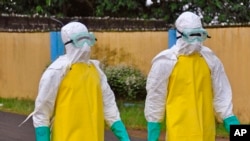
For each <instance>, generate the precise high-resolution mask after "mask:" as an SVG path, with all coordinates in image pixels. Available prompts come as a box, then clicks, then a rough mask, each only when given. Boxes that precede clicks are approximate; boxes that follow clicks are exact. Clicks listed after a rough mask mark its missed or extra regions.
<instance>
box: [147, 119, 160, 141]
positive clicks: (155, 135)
mask: <svg viewBox="0 0 250 141" xmlns="http://www.w3.org/2000/svg"><path fill="white" fill-rule="evenodd" d="M160 133H161V123H159V122H148V141H158V140H159V137H160Z"/></svg>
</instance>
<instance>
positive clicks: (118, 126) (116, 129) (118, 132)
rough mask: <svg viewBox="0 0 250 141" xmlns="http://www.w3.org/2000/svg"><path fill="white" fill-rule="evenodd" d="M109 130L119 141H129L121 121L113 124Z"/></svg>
mask: <svg viewBox="0 0 250 141" xmlns="http://www.w3.org/2000/svg"><path fill="white" fill-rule="evenodd" d="M111 130H112V132H113V133H114V134H115V136H116V137H117V138H118V139H119V141H130V139H129V136H128V133H127V130H126V128H125V126H124V124H123V123H122V121H121V120H118V121H116V122H114V123H113V124H112V126H111Z"/></svg>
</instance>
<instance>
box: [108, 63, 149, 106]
mask: <svg viewBox="0 0 250 141" xmlns="http://www.w3.org/2000/svg"><path fill="white" fill-rule="evenodd" d="M104 71H105V73H106V75H107V79H108V83H109V85H110V87H111V89H112V90H113V91H114V93H115V97H116V99H123V100H125V101H135V100H144V99H145V97H146V77H145V76H144V75H143V74H142V73H141V72H140V71H139V70H137V69H135V68H132V67H128V66H114V67H106V68H105V69H104Z"/></svg>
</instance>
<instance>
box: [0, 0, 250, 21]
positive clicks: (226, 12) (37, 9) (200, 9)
mask: <svg viewBox="0 0 250 141" xmlns="http://www.w3.org/2000/svg"><path fill="white" fill-rule="evenodd" d="M152 1H154V4H153V5H151V6H150V7H147V6H146V5H145V4H146V0H136V1H135V0H70V1H69V0H34V1H31V0H11V1H9V0H1V1H0V13H7V14H13V13H14V14H15V13H16V14H28V15H33V14H36V15H37V14H38V15H48V16H50V15H55V16H61V15H62V16H67V17H73V16H97V17H107V16H109V17H126V18H143V19H152V18H153V19H164V20H165V21H166V22H167V23H169V24H173V23H174V21H175V20H176V18H177V17H178V16H179V15H180V14H181V13H182V12H184V11H192V12H194V13H197V14H199V15H202V17H203V22H204V23H206V24H220V23H248V22H249V21H250V14H249V7H250V1H249V0H224V1H221V0H214V1H207V0H192V1H190V0H181V1H180V0H178V1H172V0H168V1H163V0H161V2H160V3H157V2H156V0H152Z"/></svg>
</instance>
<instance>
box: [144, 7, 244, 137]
mask: <svg viewBox="0 0 250 141" xmlns="http://www.w3.org/2000/svg"><path fill="white" fill-rule="evenodd" d="M175 27H176V31H177V34H176V35H177V41H176V44H175V45H174V46H172V47H171V48H170V49H167V50H164V51H162V52H160V53H159V54H158V55H157V56H155V57H154V59H153V60H152V68H151V70H150V72H149V74H148V78H147V84H146V89H147V97H146V102H145V117H146V120H147V122H148V124H147V128H148V141H158V139H159V136H160V125H161V122H162V121H163V120H164V118H166V140H167V141H215V130H216V128H215V120H216V118H215V112H216V113H218V115H219V117H220V118H222V119H223V122H224V125H225V128H226V130H227V131H228V132H229V130H230V128H229V127H230V125H232V124H240V123H239V120H238V119H237V117H236V116H235V115H234V113H233V105H232V90H231V86H230V83H229V81H228V78H227V76H226V73H225V70H224V67H223V64H222V62H221V61H220V60H219V58H218V57H217V56H216V55H215V54H214V53H213V52H212V51H211V50H210V49H209V48H208V47H205V46H203V44H202V43H203V41H204V40H205V39H206V38H207V37H209V36H208V33H207V31H206V30H205V29H203V27H202V23H201V19H200V17H199V16H197V15H195V14H194V13H192V12H184V13H182V14H181V15H180V16H179V17H178V18H177V20H176V22H175Z"/></svg>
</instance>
